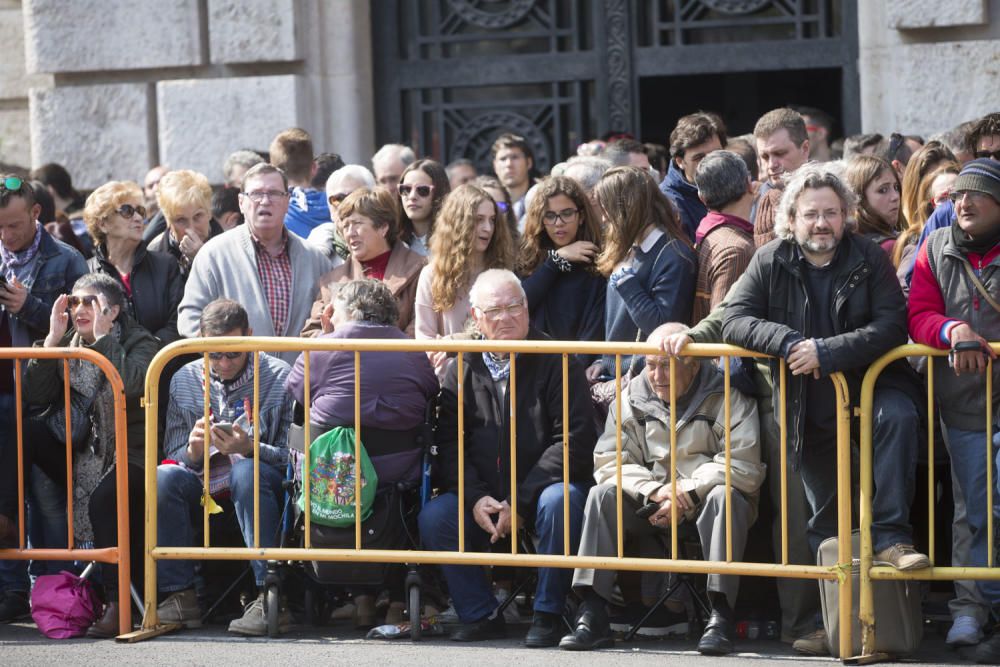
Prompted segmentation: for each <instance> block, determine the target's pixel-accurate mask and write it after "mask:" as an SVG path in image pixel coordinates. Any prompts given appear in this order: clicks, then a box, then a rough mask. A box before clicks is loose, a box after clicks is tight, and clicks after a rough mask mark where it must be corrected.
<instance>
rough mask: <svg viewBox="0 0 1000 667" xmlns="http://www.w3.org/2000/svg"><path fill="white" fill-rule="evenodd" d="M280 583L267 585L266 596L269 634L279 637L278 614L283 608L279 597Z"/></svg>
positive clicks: (265, 608) (269, 635)
mask: <svg viewBox="0 0 1000 667" xmlns="http://www.w3.org/2000/svg"><path fill="white" fill-rule="evenodd" d="M278 598H279V595H278V585H277V584H271V585H270V586H268V587H267V594H266V596H265V598H264V612H265V613H266V614H267V636H268V637H277V636H278V634H279V632H278V614H279V612H280V610H281V602H280V600H279V599H278Z"/></svg>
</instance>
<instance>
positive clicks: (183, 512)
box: [156, 459, 285, 593]
mask: <svg viewBox="0 0 1000 667" xmlns="http://www.w3.org/2000/svg"><path fill="white" fill-rule="evenodd" d="M284 478H285V475H284V471H282V470H279V469H278V468H276V467H274V466H272V465H270V464H267V463H264V462H261V464H260V481H261V484H260V546H261V547H273V546H277V543H278V527H279V524H280V522H281V509H282V503H283V500H284V490H283V489H282V488H281V483H282V481H283V480H284ZM156 487H157V505H156V506H157V526H156V528H157V536H156V543H157V545H159V546H170V547H181V546H192V545H193V544H194V543H195V517H196V516H199V517H200V516H201V513H200V510H201V494H202V490H203V487H202V482H201V480H200V479H198V477H196V476H195V475H194V474H192V473H191V471H189V470H186V469H184V468H182V467H180V466H176V465H161V466H159V467H158V468H157V469H156ZM229 491H230V496H231V498H232V500H233V505H234V506H235V508H236V519H237V520H238V521H239V523H240V530H241V531H242V532H243V540H244V541H245V542H246V544H247V546H250V547H252V546H253V459H242V460H239V461H237V462H236V464H235V465H234V466H233V471H232V476H231V478H230V486H229ZM250 565H251V567H252V568H253V574H254V578H255V580H256V582H257V586H263V584H264V575H265V574H266V573H267V563H266V562H265V561H261V560H255V561H251V562H250ZM156 571H157V577H158V580H159V586H158V588H159V589H160V590H161V591H163V592H165V593H174V592H176V591H182V590H185V589H188V588H191V587H192V586H194V561H192V560H160V561H157V563H156Z"/></svg>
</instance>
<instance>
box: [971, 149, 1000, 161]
mask: <svg viewBox="0 0 1000 667" xmlns="http://www.w3.org/2000/svg"><path fill="white" fill-rule="evenodd" d="M980 158H987V159H990V160H996V161H997V162H1000V148H998V149H997V150H995V151H976V159H980Z"/></svg>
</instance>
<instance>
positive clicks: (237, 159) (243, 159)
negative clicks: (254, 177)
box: [222, 150, 264, 183]
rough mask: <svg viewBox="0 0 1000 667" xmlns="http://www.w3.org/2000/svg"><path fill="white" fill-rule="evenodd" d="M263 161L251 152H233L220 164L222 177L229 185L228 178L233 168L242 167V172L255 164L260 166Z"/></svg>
mask: <svg viewBox="0 0 1000 667" xmlns="http://www.w3.org/2000/svg"><path fill="white" fill-rule="evenodd" d="M263 161H264V158H262V157H261V156H260V155H258V154H257V153H254V152H253V151H251V150H239V151H234V152H232V153H230V154H229V156H228V157H226V161H225V162H223V163H222V177H223V178H224V179H225V180H226V183H229V177H230V176H231V175H232V173H233V167H243V169H244V170H249V169H250V167H252V166H254V165H255V164H260V163H261V162H263Z"/></svg>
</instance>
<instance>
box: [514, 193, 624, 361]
mask: <svg viewBox="0 0 1000 667" xmlns="http://www.w3.org/2000/svg"><path fill="white" fill-rule="evenodd" d="M600 243H601V227H600V224H599V222H598V219H597V214H596V213H595V212H594V207H593V206H592V205H591V203H590V200H589V199H587V195H586V194H584V192H583V188H581V187H580V186H579V184H577V182H576V181H574V180H573V179H570V178H566V177H564V176H555V177H552V178H548V179H546V180H544V181H542V183H540V184H539V185H538V186H537V190H536V191H535V195H534V197H533V198H532V200H531V204H529V205H528V211H527V216H526V219H525V224H524V235H523V236H522V237H521V244H520V250H519V256H518V264H517V269H518V272H519V273H520V274H521V276H523V278H522V280H521V284H522V286H523V287H524V292H525V294H526V295H527V296H528V309H529V312H530V314H531V324H532V325H533V326H534V327H535V328H536V329H538V330H539V331H542V332H544V333H546V334H548V335H549V336H551V337H552V338H555V339H557V340H573V341H591V340H594V341H601V340H604V299H605V290H606V289H607V282H608V281H607V280H606V279H605V278H604V276H602V275H601V274H600V273H599V272H598V271H597V267H596V266H595V265H594V260H595V259H597V256H598V254H600V252H601V246H600ZM585 361H586V362H587V363H589V362H591V361H594V359H593V358H588V359H586V360H585Z"/></svg>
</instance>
